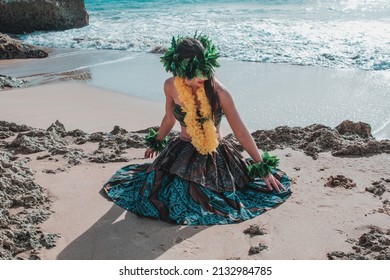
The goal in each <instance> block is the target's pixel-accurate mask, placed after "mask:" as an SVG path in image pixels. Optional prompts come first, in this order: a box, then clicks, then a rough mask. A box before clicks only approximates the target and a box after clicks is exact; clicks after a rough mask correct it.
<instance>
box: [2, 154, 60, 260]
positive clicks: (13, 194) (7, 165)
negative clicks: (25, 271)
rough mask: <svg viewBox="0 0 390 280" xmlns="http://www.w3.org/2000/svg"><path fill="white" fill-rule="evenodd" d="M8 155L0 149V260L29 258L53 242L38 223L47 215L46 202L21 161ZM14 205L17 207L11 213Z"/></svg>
mask: <svg viewBox="0 0 390 280" xmlns="http://www.w3.org/2000/svg"><path fill="white" fill-rule="evenodd" d="M11 158H12V154H10V153H8V152H4V151H1V150H0V259H7V260H10V259H14V258H16V259H17V258H19V257H20V258H22V259H29V258H30V257H29V256H34V255H35V253H34V252H36V251H37V250H38V249H40V248H42V247H44V246H45V247H47V246H50V244H53V242H54V241H55V240H54V239H53V240H51V239H50V237H51V235H47V234H44V233H42V231H41V230H40V229H39V225H38V224H39V223H41V222H43V221H45V220H46V219H47V218H48V217H49V216H50V214H51V212H50V211H48V210H47V208H48V205H49V203H50V201H49V199H48V197H47V195H46V193H45V191H44V190H43V188H42V187H41V186H40V185H38V184H37V183H35V182H34V178H33V172H32V170H31V169H30V168H28V167H26V166H25V162H24V161H11ZM16 207H18V208H21V210H20V211H18V212H16V213H15V209H17V208H16ZM11 208H12V209H13V211H12V212H11V211H10V209H11ZM46 236H49V238H48V237H46Z"/></svg>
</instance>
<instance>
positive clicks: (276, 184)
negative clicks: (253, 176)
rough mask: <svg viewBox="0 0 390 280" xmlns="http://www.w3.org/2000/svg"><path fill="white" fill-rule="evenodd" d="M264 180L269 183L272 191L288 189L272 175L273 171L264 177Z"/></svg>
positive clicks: (268, 185)
mask: <svg viewBox="0 0 390 280" xmlns="http://www.w3.org/2000/svg"><path fill="white" fill-rule="evenodd" d="M263 181H264V182H265V183H266V184H267V187H268V188H269V189H270V190H271V191H272V190H273V189H275V190H276V191H277V192H280V190H281V189H282V190H284V191H285V190H286V188H285V187H284V186H283V185H282V183H280V182H279V181H278V179H276V178H275V177H274V175H272V174H271V173H270V174H268V175H267V176H265V177H264V178H263Z"/></svg>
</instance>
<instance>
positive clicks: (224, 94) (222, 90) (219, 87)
mask: <svg viewBox="0 0 390 280" xmlns="http://www.w3.org/2000/svg"><path fill="white" fill-rule="evenodd" d="M214 90H215V92H216V93H217V94H218V97H219V99H225V98H230V93H229V91H228V89H227V88H226V87H225V86H224V85H223V83H222V82H221V81H220V80H218V79H217V78H214Z"/></svg>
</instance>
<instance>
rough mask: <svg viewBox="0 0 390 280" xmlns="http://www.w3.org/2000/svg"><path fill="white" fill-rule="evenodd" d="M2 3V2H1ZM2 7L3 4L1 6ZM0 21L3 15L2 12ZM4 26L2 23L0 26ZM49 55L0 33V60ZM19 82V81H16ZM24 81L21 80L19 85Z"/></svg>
mask: <svg viewBox="0 0 390 280" xmlns="http://www.w3.org/2000/svg"><path fill="white" fill-rule="evenodd" d="M0 3H1V2H0ZM0 7H1V4H0ZM0 14H1V17H0V21H1V19H2V16H3V14H2V13H1V10H0ZM1 25H2V24H1V23H0V26H1ZM47 56H48V53H47V52H46V51H44V50H42V49H39V48H37V47H35V46H32V45H29V44H25V43H23V42H21V41H19V40H16V39H12V38H11V37H9V36H8V35H6V34H1V33H0V59H15V58H44V57H47ZM14 82H17V81H14ZM21 82H23V83H24V81H21V80H19V83H21Z"/></svg>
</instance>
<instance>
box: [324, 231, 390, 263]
mask: <svg viewBox="0 0 390 280" xmlns="http://www.w3.org/2000/svg"><path fill="white" fill-rule="evenodd" d="M352 249H354V250H355V252H354V253H344V252H340V251H335V252H332V253H328V254H327V256H328V259H330V260H368V259H374V260H390V232H389V231H387V232H386V231H385V230H382V229H380V228H378V227H372V228H371V229H370V231H369V232H368V233H363V234H362V235H361V236H360V237H359V240H358V241H356V243H355V245H354V246H352Z"/></svg>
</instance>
